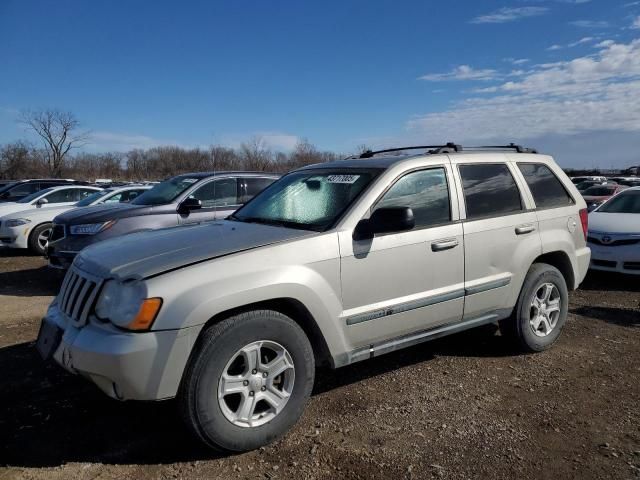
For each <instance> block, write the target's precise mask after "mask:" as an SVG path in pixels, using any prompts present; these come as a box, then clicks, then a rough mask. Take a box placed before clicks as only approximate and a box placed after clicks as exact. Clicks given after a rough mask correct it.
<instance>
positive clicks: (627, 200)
mask: <svg viewBox="0 0 640 480" xmlns="http://www.w3.org/2000/svg"><path fill="white" fill-rule="evenodd" d="M598 213H640V190H633V191H631V192H624V193H621V194H619V195H616V196H615V197H613V198H612V199H611V200H609V201H608V202H607V203H605V204H604V205H602V206H601V207H600V208H599V209H598Z"/></svg>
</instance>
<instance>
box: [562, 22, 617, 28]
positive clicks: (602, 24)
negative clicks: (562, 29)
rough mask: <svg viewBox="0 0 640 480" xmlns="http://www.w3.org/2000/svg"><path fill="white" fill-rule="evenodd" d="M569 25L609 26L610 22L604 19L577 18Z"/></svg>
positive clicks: (587, 26)
mask: <svg viewBox="0 0 640 480" xmlns="http://www.w3.org/2000/svg"><path fill="white" fill-rule="evenodd" d="M569 25H573V26H574V27H580V28H607V27H608V26H609V22H605V21H604V20H575V21H573V22H569Z"/></svg>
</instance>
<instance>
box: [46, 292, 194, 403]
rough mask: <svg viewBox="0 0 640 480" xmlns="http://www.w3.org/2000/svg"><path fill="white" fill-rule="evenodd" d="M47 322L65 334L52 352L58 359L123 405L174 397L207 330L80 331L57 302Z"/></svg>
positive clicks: (100, 327) (93, 325) (95, 327)
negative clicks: (193, 352)
mask: <svg viewBox="0 0 640 480" xmlns="http://www.w3.org/2000/svg"><path fill="white" fill-rule="evenodd" d="M42 322H43V324H49V325H55V326H56V327H57V328H58V329H60V331H59V333H60V335H59V340H57V341H59V344H58V345H57V346H55V345H54V346H53V349H52V352H53V359H54V360H55V361H56V362H57V363H58V364H59V365H61V366H62V367H63V368H65V369H66V370H67V371H69V372H71V373H73V374H79V375H81V376H83V377H85V378H87V379H89V380H90V381H92V382H93V383H95V384H96V385H97V386H98V387H99V388H100V389H101V390H102V391H103V392H104V393H106V394H107V395H109V396H110V397H112V398H116V399H118V400H162V399H165V398H171V397H175V396H176V394H177V392H178V387H179V385H180V380H181V378H182V374H183V372H184V369H185V366H186V364H187V361H188V359H189V355H190V353H191V349H192V347H193V344H194V343H195V340H196V338H197V336H198V334H199V332H200V329H201V328H202V326H198V327H191V328H184V329H180V330H163V331H150V332H142V333H133V332H126V331H123V330H120V329H118V328H116V327H114V326H112V325H111V324H103V323H100V322H99V321H97V320H96V319H91V320H90V321H89V322H88V323H87V325H85V326H83V327H80V328H78V327H75V326H73V325H72V324H71V321H70V320H69V319H68V318H67V317H66V315H64V313H62V312H61V311H60V310H59V309H58V306H57V304H56V302H54V303H53V304H52V305H51V306H50V307H49V309H48V311H47V314H46V316H45V317H44V318H43V320H42ZM42 330H43V329H41V331H42Z"/></svg>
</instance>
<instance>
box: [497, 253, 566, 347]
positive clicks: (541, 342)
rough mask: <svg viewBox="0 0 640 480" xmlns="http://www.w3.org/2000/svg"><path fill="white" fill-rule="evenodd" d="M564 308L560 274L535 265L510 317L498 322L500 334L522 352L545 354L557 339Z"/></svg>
mask: <svg viewBox="0 0 640 480" xmlns="http://www.w3.org/2000/svg"><path fill="white" fill-rule="evenodd" d="M568 307H569V293H568V290H567V283H566V281H565V279H564V277H563V276H562V273H560V271H559V270H558V269H557V268H555V267H553V266H551V265H547V264H545V263H536V264H534V265H533V266H532V267H531V269H530V270H529V273H528V274H527V277H526V278H525V281H524V285H523V286H522V290H521V292H520V296H519V297H518V304H517V305H516V308H515V309H514V312H513V314H512V315H511V317H509V318H508V319H505V320H503V321H501V322H500V331H501V333H502V334H503V335H504V336H507V337H510V338H512V339H514V340H516V341H517V342H518V344H519V346H520V347H521V348H522V349H523V350H525V351H529V352H540V351H543V350H546V349H547V348H549V347H551V345H553V344H554V343H555V342H556V340H557V339H558V337H559V336H560V333H561V331H562V328H563V327H564V324H565V322H566V320H567V312H568Z"/></svg>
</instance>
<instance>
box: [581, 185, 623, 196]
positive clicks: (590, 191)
mask: <svg viewBox="0 0 640 480" xmlns="http://www.w3.org/2000/svg"><path fill="white" fill-rule="evenodd" d="M614 191H615V187H590V188H587V189H586V190H585V191H584V192H583V195H585V196H588V195H590V196H593V197H606V196H607V195H613V192H614Z"/></svg>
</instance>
